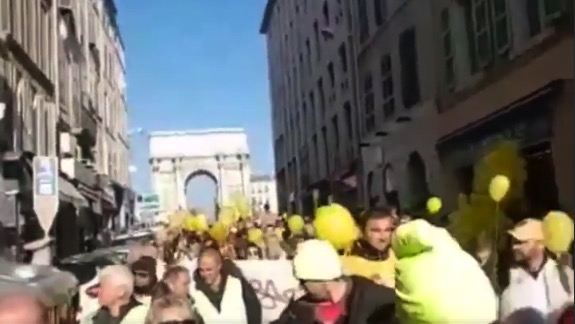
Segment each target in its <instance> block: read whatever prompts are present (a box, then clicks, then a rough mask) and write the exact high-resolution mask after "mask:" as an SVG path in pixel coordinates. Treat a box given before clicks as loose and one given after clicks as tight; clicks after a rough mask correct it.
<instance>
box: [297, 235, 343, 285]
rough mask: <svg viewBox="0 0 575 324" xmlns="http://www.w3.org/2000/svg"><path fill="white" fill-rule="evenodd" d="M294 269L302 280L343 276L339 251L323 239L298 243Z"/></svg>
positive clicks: (331, 278) (325, 279)
mask: <svg viewBox="0 0 575 324" xmlns="http://www.w3.org/2000/svg"><path fill="white" fill-rule="evenodd" d="M293 271H294V276H295V277H296V278H297V279H300V280H320V281H328V280H334V279H338V278H340V277H341V276H343V267H342V264H341V259H340V257H339V255H338V254H337V251H336V250H335V249H334V248H333V246H332V245H331V244H330V243H329V242H328V241H323V240H308V241H304V242H302V243H300V244H299V245H298V247H297V251H296V253H295V256H294V258H293Z"/></svg>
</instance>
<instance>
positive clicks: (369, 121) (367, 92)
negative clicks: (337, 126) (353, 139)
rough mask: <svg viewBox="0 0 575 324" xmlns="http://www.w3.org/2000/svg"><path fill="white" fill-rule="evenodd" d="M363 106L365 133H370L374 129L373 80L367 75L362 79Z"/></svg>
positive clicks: (369, 74)
mask: <svg viewBox="0 0 575 324" xmlns="http://www.w3.org/2000/svg"><path fill="white" fill-rule="evenodd" d="M363 104H364V118H365V119H364V121H365V131H366V132H368V133H369V132H371V131H372V130H373V129H374V128H375V109H374V104H375V103H374V97H373V78H372V76H371V73H368V74H367V75H366V76H365V77H364V79H363Z"/></svg>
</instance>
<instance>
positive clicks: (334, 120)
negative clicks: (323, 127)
mask: <svg viewBox="0 0 575 324" xmlns="http://www.w3.org/2000/svg"><path fill="white" fill-rule="evenodd" d="M331 127H332V129H333V141H334V152H335V153H336V154H339V146H340V139H339V136H340V135H339V120H338V118H337V115H335V116H333V117H332V118H331Z"/></svg>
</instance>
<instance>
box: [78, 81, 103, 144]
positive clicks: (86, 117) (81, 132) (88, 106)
mask: <svg viewBox="0 0 575 324" xmlns="http://www.w3.org/2000/svg"><path fill="white" fill-rule="evenodd" d="M78 106H79V107H75V109H76V111H77V115H76V116H77V118H76V125H75V126H76V128H75V129H74V134H75V135H76V137H78V142H79V144H80V145H81V146H88V147H92V146H94V145H96V141H97V138H98V118H97V116H96V110H95V109H94V105H93V102H92V99H91V98H90V97H89V96H88V94H87V93H86V92H85V91H83V92H82V96H81V104H80V103H79V104H78Z"/></svg>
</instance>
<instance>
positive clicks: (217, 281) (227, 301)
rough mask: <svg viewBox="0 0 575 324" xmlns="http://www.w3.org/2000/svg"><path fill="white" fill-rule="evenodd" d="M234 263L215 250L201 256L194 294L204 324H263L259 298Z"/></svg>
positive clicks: (196, 272)
mask: <svg viewBox="0 0 575 324" xmlns="http://www.w3.org/2000/svg"><path fill="white" fill-rule="evenodd" d="M231 262H232V261H227V260H224V258H223V257H222V255H221V254H220V252H219V251H218V250H215V249H212V248H208V249H205V250H203V251H202V252H201V253H200V255H199V257H198V268H197V269H196V271H194V275H193V279H194V284H195V285H194V287H193V288H192V293H191V295H192V299H193V301H194V308H195V310H196V312H197V313H198V314H199V315H200V317H201V318H202V321H203V323H205V324H221V323H238V324H240V323H241V324H244V323H245V324H261V323H262V307H261V304H260V301H259V299H258V296H257V295H256V292H255V291H254V289H253V288H252V286H251V285H250V283H249V282H248V281H247V280H246V279H245V278H244V277H243V275H242V274H241V272H240V271H239V269H238V268H237V267H236V266H235V264H230V263H231Z"/></svg>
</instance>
